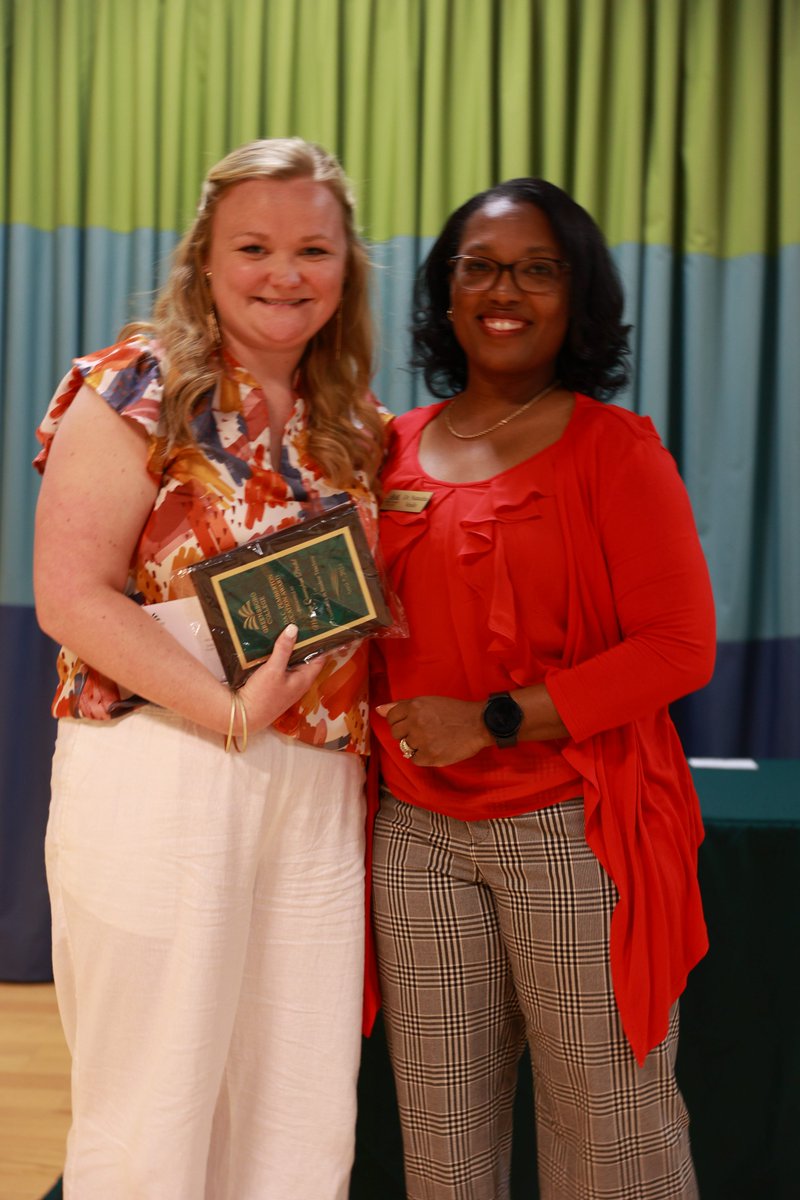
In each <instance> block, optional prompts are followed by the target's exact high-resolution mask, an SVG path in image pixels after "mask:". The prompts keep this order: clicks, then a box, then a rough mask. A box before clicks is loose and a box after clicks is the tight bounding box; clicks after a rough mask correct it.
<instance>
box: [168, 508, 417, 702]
mask: <svg viewBox="0 0 800 1200" xmlns="http://www.w3.org/2000/svg"><path fill="white" fill-rule="evenodd" d="M186 573H187V574H188V575H189V576H190V577H191V579H192V582H193V584H194V587H195V590H196V592H197V595H198V598H199V600H200V603H201V605H202V607H203V611H204V613H205V617H206V620H207V621H208V626H209V629H210V631H211V636H212V637H213V639H214V644H215V645H216V648H217V652H218V654H219V656H220V660H221V661H222V665H223V667H224V669H225V675H226V678H227V680H228V682H229V683H230V684H231V686H232V687H238V686H239V685H240V684H242V683H243V682H244V680H245V678H246V676H247V673H248V672H249V671H251V670H252V669H253V668H254V667H257V666H259V665H260V664H261V663H263V662H264V661H265V660H266V659H267V658H268V657H269V655H270V653H271V652H272V647H273V645H274V644H275V639H276V638H277V636H278V634H279V633H280V632H281V630H282V629H284V628H285V627H286V626H287V625H288V624H289V623H290V622H294V624H296V625H297V627H298V630H299V633H298V635H297V642H296V644H295V648H294V651H293V652H292V656H291V658H290V660H289V661H290V664H294V663H298V662H302V661H305V660H307V659H308V658H310V657H312V656H313V655H315V654H319V653H324V652H326V651H328V650H332V649H334V648H335V647H337V646H341V645H344V644H346V643H347V642H350V641H353V640H354V639H356V638H363V637H368V636H371V635H374V634H376V633H379V632H381V631H386V630H388V629H390V628H391V627H392V626H393V625H394V624H395V620H394V617H393V615H392V612H391V611H390V608H389V605H388V603H387V601H386V598H385V595H384V590H383V587H382V584H381V579H380V575H379V571H378V568H377V566H376V564H375V560H374V559H373V557H372V554H371V553H370V550H369V546H368V545H367V540H366V537H365V536H364V530H363V528H362V526H361V520H360V518H359V515H358V510H357V508H356V506H355V505H354V504H353V503H352V502H347V503H343V504H337V505H336V506H334V507H333V508H329V509H327V510H326V511H324V512H321V513H319V514H318V515H315V516H312V517H308V518H307V519H306V520H303V521H298V522H297V523H296V524H294V525H291V526H288V527H287V528H285V529H281V530H278V531H277V532H275V533H269V534H266V535H264V536H263V537H260V538H255V539H254V540H253V541H251V542H247V543H246V544H245V545H243V546H238V547H236V548H235V549H233V550H229V551H226V552H225V553H223V554H218V555H216V556H215V557H214V558H208V559H205V561H203V562H200V563H195V564H194V565H193V566H191V567H188V568H187V572H186Z"/></svg>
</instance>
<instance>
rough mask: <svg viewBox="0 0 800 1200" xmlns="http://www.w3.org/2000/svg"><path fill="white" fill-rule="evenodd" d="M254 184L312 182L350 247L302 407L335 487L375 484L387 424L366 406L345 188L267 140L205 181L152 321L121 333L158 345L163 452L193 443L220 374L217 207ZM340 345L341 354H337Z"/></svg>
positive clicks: (366, 365)
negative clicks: (213, 290) (210, 273)
mask: <svg viewBox="0 0 800 1200" xmlns="http://www.w3.org/2000/svg"><path fill="white" fill-rule="evenodd" d="M252 179H287V180H288V179H312V180H314V181H315V182H317V183H322V184H324V185H325V187H327V188H328V189H329V190H330V191H331V192H332V194H333V195H334V196H335V198H336V200H338V202H339V205H340V206H341V210H342V216H343V218H344V227H345V234H346V238H347V262H346V267H345V278H344V285H343V289H342V298H341V304H340V310H339V313H338V314H334V316H333V317H332V318H331V319H330V320H329V321H328V322H327V323H326V324H325V325H324V326H323V327H322V329H320V330H318V332H317V333H316V334H315V335H314V337H313V338H312V339H311V341H310V342H309V344H308V346H307V347H306V349H305V351H304V353H303V357H302V359H301V362H300V370H301V377H302V388H303V397H304V399H305V400H306V401H307V403H308V423H309V436H308V443H307V445H308V452H309V454H310V455H311V457H312V458H313V459H314V461H315V462H316V463H317V464H318V465H319V467H320V468H321V470H322V472H323V474H324V476H325V478H326V479H327V481H328V482H329V483H331V484H332V485H333V486H334V487H343V488H344V487H352V486H354V485H356V484H357V483H358V479H357V476H358V474H359V473H363V475H364V476H366V479H367V482H368V484H369V486H370V487H373V486H374V484H375V480H376V476H377V472H378V468H379V466H380V460H381V456H382V449H383V439H384V428H383V421H382V419H381V417H380V415H379V413H378V412H377V410H376V407H375V405H374V403H373V402H372V400H371V399H370V397H369V383H370V378H371V375H372V365H373V362H372V354H373V343H372V321H371V317H370V309H369V294H368V275H369V259H368V256H367V251H366V248H365V246H364V244H363V243H362V241H361V239H360V238H359V236H358V233H357V231H356V224H355V204H354V201H353V196H352V192H351V190H350V185H349V182H348V180H347V177H346V176H345V174H344V172H343V170H342V168H341V166H340V165H339V163H338V162H337V160H336V159H335V158H334V157H333V155H331V154H328V153H327V152H326V151H325V150H323V149H322V147H321V146H317V145H315V144H314V143H313V142H306V141H304V140H303V139H302V138H267V139H263V140H260V141H255V142H249V143H248V144H247V145H244V146H240V147H239V148H238V149H236V150H233V151H231V153H230V154H228V155H226V157H225V158H223V159H222V160H221V161H220V162H218V163H217V164H216V166H214V167H212V168H211V170H210V171H209V172H208V175H207V176H206V179H205V182H204V184H203V190H202V193H201V196H200V203H199V205H198V209H197V216H196V217H195V219H194V222H193V224H192V226H191V228H190V229H189V230H188V232H187V233H186V234H185V235H184V237H183V238H182V240H181V242H180V243H179V245H178V247H177V249H176V250H175V253H174V255H173V260H172V267H171V270H170V274H169V277H168V279H167V282H166V283H165V285H164V287H163V288H162V290H161V291H160V292H159V294H158V297H157V299H156V302H155V305H154V307H153V313H152V317H151V320H149V321H137V322H132V323H131V324H129V325H126V326H125V328H124V329H123V330H122V335H121V336H123V337H125V336H130V335H131V334H133V333H148V334H152V335H154V336H155V337H156V338H157V340H158V342H159V343H160V345H161V347H162V349H163V351H164V380H163V382H164V402H163V416H162V422H163V427H162V431H163V434H164V437H165V440H166V446H167V450H168V451H169V450H171V449H173V448H175V447H176V446H178V445H181V444H185V443H186V442H187V441H189V442H190V441H191V440H192V434H191V429H190V421H191V418H192V415H193V412H194V410H195V406H196V405H197V403H198V401H199V400H200V398H201V397H202V396H204V395H205V394H206V393H207V392H208V391H209V390H210V389H211V388H213V387H215V385H216V383H217V379H218V378H219V373H220V370H221V362H220V356H219V345H218V342H217V340H216V338H215V337H214V336H213V335H212V333H211V331H210V329H209V321H208V316H209V311H210V305H211V299H210V294H209V291H208V286H207V283H206V279H205V274H204V268H205V264H206V262H207V259H208V252H209V247H210V243H211V235H212V229H213V222H214V213H215V211H216V208H217V205H218V204H219V201H220V198H221V197H222V196H224V195H225V193H226V192H227V191H228V190H229V189H230V188H232V187H235V186H236V184H238V183H245V182H247V181H248V180H252ZM337 341H339V345H338V346H337Z"/></svg>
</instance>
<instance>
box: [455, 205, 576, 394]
mask: <svg viewBox="0 0 800 1200" xmlns="http://www.w3.org/2000/svg"><path fill="white" fill-rule="evenodd" d="M457 253H458V254H473V255H479V256H480V255H484V256H486V257H488V258H493V259H495V260H496V261H497V262H502V263H511V262H516V261H517V260H518V259H520V258H531V257H543V258H555V259H561V258H563V253H562V250H561V247H560V246H559V244H558V242H557V241H556V238H555V235H554V234H553V230H552V228H551V225H550V222H549V220H548V219H547V217H546V216H545V214H544V213H543V212H542V211H541V209H539V208H536V206H535V205H533V204H526V203H524V202H518V201H514V200H509V199H507V198H505V197H495V198H493V199H491V200H489V201H487V203H486V204H484V205H483V207H482V208H479V209H478V210H477V212H474V213H473V214H472V216H471V217H470V218H469V219H468V220H467V222H466V223H465V225H464V230H463V234H462V237H461V241H460V243H459V246H458V251H457ZM567 279H568V277H567V276H564V277H562V279H561V280H560V281H559V282H558V284H557V286H556V287H555V290H554V291H552V292H548V293H546V294H532V293H529V292H523V291H521V290H520V289H519V288H518V287H517V285H516V284H515V283H514V280H513V279H512V278H511V274H510V272H508V271H504V272H503V273H502V274H501V275H500V277H499V279H498V280H497V281H496V282H495V284H494V286H493V287H491V288H490V289H489V290H488V291H485V292H469V291H465V290H464V289H463V288H462V287H459V286H458V284H456V283H455V282H452V283H451V287H450V304H451V307H452V321H453V332H454V334H455V336H456V338H457V340H458V342H459V345H460V346H461V348H462V350H463V351H464V353H465V355H466V357H467V366H468V370H469V375H470V379H471V380H474V379H475V378H476V377H477V376H481V377H482V378H483V379H484V381H485V382H486V383H487V384H488V385H489V386H491V385H492V383H493V379H494V377H495V376H497V377H498V378H497V382H498V384H499V383H501V382H502V381H503V380H507V379H508V378H509V377H513V378H515V379H519V380H521V381H524V382H525V384H526V386H529V387H530V390H531V391H536V390H538V389H539V388H541V387H544V386H546V384H548V383H549V382H550V381H551V379H552V378H553V376H554V374H555V363H556V359H557V357H558V354H559V351H560V349H561V346H562V344H563V342H564V338H565V337H566V334H567V327H568V324H569V284H568V281H567Z"/></svg>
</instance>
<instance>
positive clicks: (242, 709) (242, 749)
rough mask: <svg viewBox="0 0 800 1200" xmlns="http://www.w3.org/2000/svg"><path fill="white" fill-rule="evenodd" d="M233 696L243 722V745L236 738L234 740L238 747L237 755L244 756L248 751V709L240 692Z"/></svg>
mask: <svg viewBox="0 0 800 1200" xmlns="http://www.w3.org/2000/svg"><path fill="white" fill-rule="evenodd" d="M233 696H234V699H235V700H236V708H237V709H238V712H239V716H240V717H241V721H242V744H241V746H240V745H239V742H238V739H237V738H235V737H234V739H233V744H234V746H235V747H236V750H237V753H239V754H244V752H245V750H246V749H247V708H246V706H245V702H244V698H243V697H242V696H240V695H239V693H238V692H234V693H233Z"/></svg>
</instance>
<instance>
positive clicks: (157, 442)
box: [33, 335, 164, 476]
mask: <svg viewBox="0 0 800 1200" xmlns="http://www.w3.org/2000/svg"><path fill="white" fill-rule="evenodd" d="M84 384H86V385H87V386H88V387H90V388H92V389H93V391H95V392H97V394H98V395H99V396H102V397H103V399H104V400H105V401H106V402H107V404H108V405H109V406H110V407H111V408H113V409H114V410H115V412H118V413H119V415H120V416H121V417H124V418H125V419H126V420H129V421H134V422H135V423H136V424H137V425H140V426H141V427H142V428H143V429H144V431H145V433H146V434H147V437H148V459H147V466H148V470H150V471H151V473H152V474H154V475H156V476H158V475H159V474H160V470H161V455H162V443H161V438H160V437H159V420H160V415H161V403H162V399H163V393H164V388H163V384H162V379H161V367H160V364H159V360H158V356H157V350H156V347H155V344H154V343H153V342H152V341H151V340H150V339H149V338H147V337H144V336H141V335H136V336H134V337H130V338H127V339H125V340H124V341H122V342H117V343H115V345H113V346H108V347H106V349H104V350H98V351H96V352H94V353H92V354H87V355H85V356H84V357H83V358H76V359H75V360H74V362H73V364H72V368H71V370H70V371H69V372H68V373H67V374H66V375H65V376H64V378H63V379H62V380H61V383H60V384H59V385H58V387H57V388H56V391H55V394H54V395H53V398H52V400H51V401H50V404H49V406H48V408H47V412H46V413H45V416H44V419H43V420H42V423H41V425H40V426H39V428H38V429H37V430H36V436H37V438H38V439H39V441H40V442H41V445H42V449H41V450H40V451H39V453H38V454H37V456H36V458H35V459H34V460H33V465H34V467H36V469H37V470H38V471H39V472H40V474H43V473H44V469H45V466H46V465H47V459H48V457H49V454H50V447H51V445H52V444H53V438H54V437H55V436H56V433H57V432H58V428H59V426H60V424H61V421H62V420H63V418H64V414H65V413H66V412H67V410H68V409H69V407H70V405H71V404H72V401H73V400H74V399H75V397H76V396H77V394H78V392H79V391H80V389H81V388H82V387H83V385H84Z"/></svg>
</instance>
